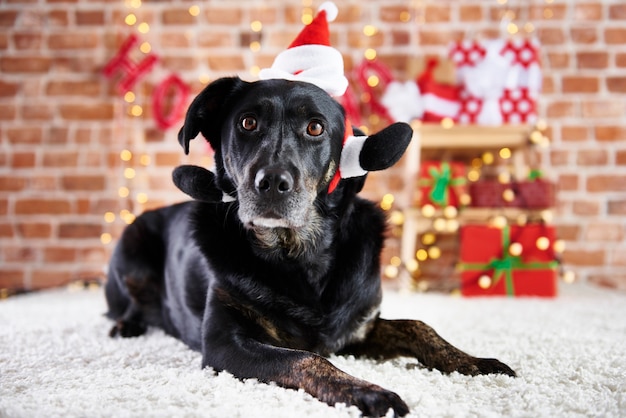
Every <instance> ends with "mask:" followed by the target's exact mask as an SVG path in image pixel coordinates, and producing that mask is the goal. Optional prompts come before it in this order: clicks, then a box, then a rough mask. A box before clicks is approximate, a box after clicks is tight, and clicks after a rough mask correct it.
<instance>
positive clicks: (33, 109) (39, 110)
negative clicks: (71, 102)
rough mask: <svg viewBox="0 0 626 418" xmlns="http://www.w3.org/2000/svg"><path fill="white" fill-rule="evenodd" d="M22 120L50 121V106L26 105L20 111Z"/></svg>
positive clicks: (51, 113) (51, 115) (51, 110)
mask: <svg viewBox="0 0 626 418" xmlns="http://www.w3.org/2000/svg"><path fill="white" fill-rule="evenodd" d="M21 113H22V119H24V120H40V121H45V120H52V118H53V109H52V106H50V105H46V104H34V105H31V104H29V105H26V106H23V107H22V109H21Z"/></svg>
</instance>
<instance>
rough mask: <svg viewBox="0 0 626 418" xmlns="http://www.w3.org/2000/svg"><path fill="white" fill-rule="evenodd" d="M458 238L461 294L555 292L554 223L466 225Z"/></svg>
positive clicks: (521, 294) (514, 294)
mask: <svg viewBox="0 0 626 418" xmlns="http://www.w3.org/2000/svg"><path fill="white" fill-rule="evenodd" d="M460 240H461V248H460V259H461V262H460V266H459V267H460V269H461V294H463V295H464V296H493V295H503V296H504V295H506V296H546V297H553V296H556V294H557V267H558V262H557V261H556V257H555V250H554V243H555V241H556V237H555V230H554V227H551V226H548V225H545V224H528V225H524V226H517V225H510V226H509V225H507V226H505V227H503V228H498V227H495V226H487V225H466V226H463V227H462V228H461V231H460Z"/></svg>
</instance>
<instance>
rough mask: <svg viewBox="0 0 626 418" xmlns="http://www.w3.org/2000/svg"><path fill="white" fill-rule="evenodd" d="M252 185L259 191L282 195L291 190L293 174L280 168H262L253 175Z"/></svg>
mask: <svg viewBox="0 0 626 418" xmlns="http://www.w3.org/2000/svg"><path fill="white" fill-rule="evenodd" d="M254 186H255V187H256V189H257V191H258V192H259V193H264V194H271V195H277V196H279V195H284V194H288V193H290V192H291V191H292V190H293V176H292V175H291V173H289V171H287V170H282V169H280V168H264V169H261V170H259V171H258V172H257V173H256V176H255V177H254Z"/></svg>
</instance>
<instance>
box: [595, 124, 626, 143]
mask: <svg viewBox="0 0 626 418" xmlns="http://www.w3.org/2000/svg"><path fill="white" fill-rule="evenodd" d="M593 131H594V135H595V137H596V140H598V141H603V142H611V141H623V140H625V139H626V126H616V125H609V126H604V125H597V126H594V128H593Z"/></svg>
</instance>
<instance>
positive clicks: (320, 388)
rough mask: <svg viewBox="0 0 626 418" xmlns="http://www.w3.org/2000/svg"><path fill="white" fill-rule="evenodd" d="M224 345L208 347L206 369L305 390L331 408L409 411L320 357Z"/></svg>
mask: <svg viewBox="0 0 626 418" xmlns="http://www.w3.org/2000/svg"><path fill="white" fill-rule="evenodd" d="M225 342H226V341H224V340H222V341H221V344H220V343H218V344H215V341H213V342H209V344H208V345H206V346H205V348H204V353H203V366H211V367H213V369H214V370H218V371H219V370H226V371H228V372H230V373H232V374H233V375H235V376H236V377H238V378H240V379H245V378H256V379H258V380H260V381H262V382H266V383H269V382H275V383H276V384H278V385H279V386H282V387H285V388H291V389H303V390H304V391H306V392H307V393H309V394H311V395H313V396H314V397H316V398H317V399H319V400H321V401H323V402H326V403H327V404H329V405H331V406H334V405H335V404H336V403H345V404H347V405H355V406H357V407H358V408H359V409H360V410H361V411H362V413H363V414H364V415H367V416H383V415H385V414H386V413H387V412H388V411H389V409H390V408H391V409H393V411H394V413H395V414H396V415H397V416H404V415H406V414H407V413H408V412H409V409H408V407H407V406H406V404H405V403H404V402H403V401H402V399H400V397H399V396H398V395H397V394H395V393H394V392H391V391H388V390H386V389H383V388H382V387H380V386H377V385H374V384H372V383H369V382H366V381H364V380H360V379H357V378H355V377H353V376H351V375H349V374H347V373H345V372H343V371H341V370H339V369H338V368H336V367H335V366H333V365H332V364H331V363H330V362H329V361H328V360H326V359H325V358H323V357H321V356H319V355H317V354H314V353H311V352H308V351H302V350H293V349H288V348H281V347H276V346H272V345H268V344H264V343H261V342H259V341H256V340H253V339H249V338H246V337H242V336H233V338H232V340H231V341H230V343H228V344H224V343H225Z"/></svg>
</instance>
